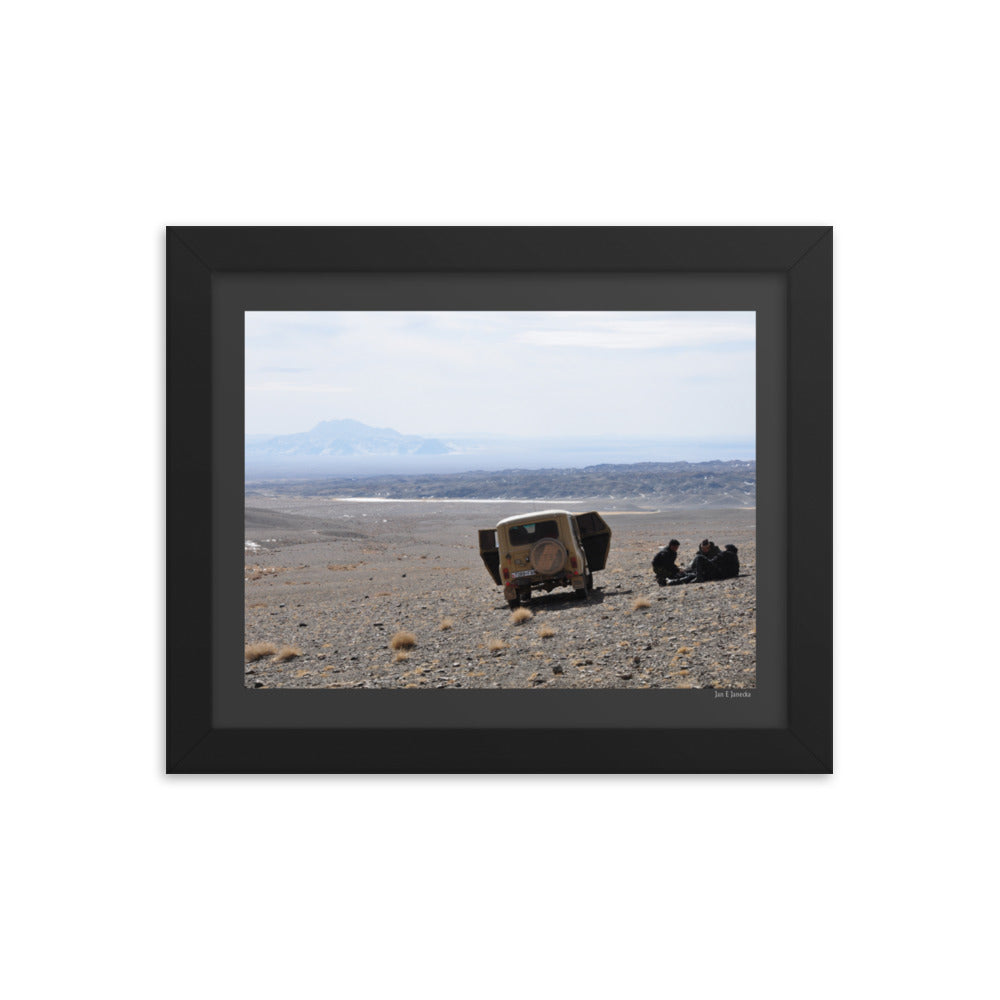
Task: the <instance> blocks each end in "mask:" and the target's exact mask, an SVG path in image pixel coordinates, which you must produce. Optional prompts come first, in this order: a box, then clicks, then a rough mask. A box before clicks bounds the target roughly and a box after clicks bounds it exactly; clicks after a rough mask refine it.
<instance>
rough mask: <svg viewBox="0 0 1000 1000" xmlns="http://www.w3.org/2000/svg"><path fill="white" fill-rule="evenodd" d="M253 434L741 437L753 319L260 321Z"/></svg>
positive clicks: (392, 315)
mask: <svg viewBox="0 0 1000 1000" xmlns="http://www.w3.org/2000/svg"><path fill="white" fill-rule="evenodd" d="M245 385H246V425H245V430H246V433H247V434H288V433H295V432H297V431H305V430H309V429H310V428H312V427H314V426H315V425H316V424H317V423H319V422H320V421H321V420H336V419H343V418H351V419H354V420H360V421H361V422H362V423H365V424H369V425H371V426H373V427H390V428H392V429H393V430H396V431H399V432H400V433H402V434H420V435H423V436H428V437H443V436H459V435H470V436H475V435H481V434H482V435H490V434H504V435H513V436H529V435H533V434H544V435H546V436H547V437H597V436H600V437H607V436H619V437H634V438H647V437H648V438H684V439H703V438H706V439H707V438H720V437H721V438H740V439H752V438H753V437H754V430H755V419H756V417H755V414H756V399H755V316H754V313H752V312H248V313H247V314H246V382H245Z"/></svg>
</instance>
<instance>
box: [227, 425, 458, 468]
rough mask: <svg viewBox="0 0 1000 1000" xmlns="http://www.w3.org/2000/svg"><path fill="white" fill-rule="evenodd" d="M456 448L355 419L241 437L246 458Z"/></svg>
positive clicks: (413, 452) (408, 452)
mask: <svg viewBox="0 0 1000 1000" xmlns="http://www.w3.org/2000/svg"><path fill="white" fill-rule="evenodd" d="M455 450H456V449H455V448H454V447H453V446H451V445H448V444H446V443H445V442H443V441H439V440H437V438H425V437H419V436H417V435H416V434H400V433H399V432H398V431H394V430H391V429H390V428H388V427H369V426H368V425H367V424H363V423H361V422H360V421H358V420H324V421H322V422H321V423H318V424H317V425H316V426H315V427H314V428H313V429H312V430H310V431H303V432H301V433H299V434H279V435H277V436H275V437H268V438H262V437H261V435H259V434H256V435H252V436H247V438H246V439H245V441H244V455H245V457H246V459H247V460H257V461H259V460H261V459H275V458H318V457H324V456H327V457H335V456H337V457H339V456H357V455H448V454H450V453H451V452H453V451H455Z"/></svg>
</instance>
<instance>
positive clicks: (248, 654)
mask: <svg viewBox="0 0 1000 1000" xmlns="http://www.w3.org/2000/svg"><path fill="white" fill-rule="evenodd" d="M277 652H278V647H277V646H275V644H274V643H273V642H253V643H251V644H250V645H249V646H246V647H245V648H244V650H243V655H244V657H245V658H246V661H247V663H256V662H257V660H263V659H264V657H265V656H273V655H274V654H275V653H277Z"/></svg>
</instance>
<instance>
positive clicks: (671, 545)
mask: <svg viewBox="0 0 1000 1000" xmlns="http://www.w3.org/2000/svg"><path fill="white" fill-rule="evenodd" d="M680 547H681V543H680V542H679V541H677V539H676V538H671V539H670V541H669V542H668V543H667V544H666V545H665V546H664V547H663V548H662V549H660V551H659V552H657V553H656V555H655V556H653V572H654V573H655V574H656V582H657V583H658V584H659V585H660V586H661V587H666V586H673V585H676V584H683V583H704V582H705V581H706V580H729V579H731V578H732V577H734V576H739V575H740V559H739V554H738V552H737V549H736V546H735V545H727V546H726V547H725V548H724V549H720V548H719V546H718V545H716V544H715V542H713V541H710V540H709V539H707V538H705V539H702V542H701V544H700V545H699V546H698V551H697V552H696V553H695V556H694V559H693V560H692V562H691V565H690V566H688V568H687V569H686V570H682V569H681V568H680V567H679V566H678V565H677V551H678V549H680Z"/></svg>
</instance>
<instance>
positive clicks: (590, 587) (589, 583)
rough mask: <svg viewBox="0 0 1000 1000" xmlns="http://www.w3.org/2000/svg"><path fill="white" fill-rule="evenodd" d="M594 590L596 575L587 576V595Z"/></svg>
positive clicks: (589, 574)
mask: <svg viewBox="0 0 1000 1000" xmlns="http://www.w3.org/2000/svg"><path fill="white" fill-rule="evenodd" d="M593 589H594V574H593V573H588V574H587V593H588V594H589V593H590V592H591V591H592V590H593Z"/></svg>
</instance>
